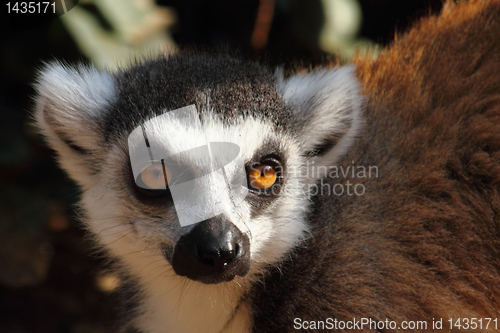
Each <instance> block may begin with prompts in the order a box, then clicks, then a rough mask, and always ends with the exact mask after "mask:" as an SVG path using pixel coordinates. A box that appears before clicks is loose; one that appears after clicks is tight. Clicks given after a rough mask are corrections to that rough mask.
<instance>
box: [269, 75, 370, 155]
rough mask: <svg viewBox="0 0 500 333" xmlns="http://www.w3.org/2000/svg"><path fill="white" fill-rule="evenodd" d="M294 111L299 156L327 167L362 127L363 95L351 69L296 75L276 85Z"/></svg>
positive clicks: (342, 151) (349, 144) (293, 121)
mask: <svg viewBox="0 0 500 333" xmlns="http://www.w3.org/2000/svg"><path fill="white" fill-rule="evenodd" d="M278 89H279V90H280V91H281V93H282V96H283V99H284V100H285V103H286V104H287V105H288V106H289V107H290V108H291V109H292V111H293V112H294V118H293V120H292V124H291V126H292V129H293V130H294V131H295V133H297V137H298V140H299V142H300V144H301V146H302V153H303V154H304V155H307V156H309V157H311V158H314V160H315V162H317V163H318V164H320V165H331V164H333V163H335V162H336V161H337V160H338V158H339V157H340V156H341V155H343V154H344V153H346V152H347V151H348V150H349V149H350V148H351V147H352V145H353V144H354V139H355V137H356V136H357V135H358V133H359V131H360V129H361V127H362V115H361V111H362V110H361V108H362V104H363V96H362V95H361V93H360V85H359V83H358V81H357V79H356V76H355V74H354V67H353V66H345V67H341V68H339V69H321V70H316V71H313V72H310V73H307V74H296V75H294V76H292V77H291V78H289V79H287V80H283V79H281V80H280V81H279V84H278Z"/></svg>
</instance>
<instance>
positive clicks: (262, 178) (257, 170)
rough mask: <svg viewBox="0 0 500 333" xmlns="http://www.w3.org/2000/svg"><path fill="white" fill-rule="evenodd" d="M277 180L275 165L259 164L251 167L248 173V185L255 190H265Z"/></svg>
mask: <svg viewBox="0 0 500 333" xmlns="http://www.w3.org/2000/svg"><path fill="white" fill-rule="evenodd" d="M277 180H278V170H276V166H275V165H269V164H261V165H258V166H253V167H252V168H251V169H250V171H249V172H248V184H249V185H250V187H253V188H254V189H257V190H267V189H269V188H271V186H273V185H274V184H275V183H276V181H277Z"/></svg>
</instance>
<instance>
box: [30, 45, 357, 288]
mask: <svg viewBox="0 0 500 333" xmlns="http://www.w3.org/2000/svg"><path fill="white" fill-rule="evenodd" d="M37 88H38V91H39V97H38V99H37V114H36V117H37V121H38V123H39V126H40V127H41V128H42V130H43V132H44V134H45V135H46V137H47V138H48V141H49V143H50V144H51V145H52V147H54V149H55V150H56V151H57V152H58V154H59V156H60V163H61V165H62V167H63V168H64V169H65V170H66V171H67V172H68V174H69V175H70V176H71V177H72V178H73V179H75V180H76V181H77V182H78V184H79V185H80V186H81V187H82V189H83V195H82V201H81V205H82V208H83V210H84V212H85V215H86V219H85V223H86V226H87V227H88V229H89V230H90V231H91V232H92V233H93V234H94V235H96V238H97V240H98V242H99V243H100V244H101V245H103V246H104V247H105V248H107V249H108V251H109V252H110V254H111V255H114V256H116V257H117V258H119V259H120V260H121V261H122V263H123V264H124V265H126V266H127V267H128V268H129V271H131V272H134V273H135V274H136V275H138V276H140V275H141V274H144V270H145V268H144V267H146V266H148V265H149V266H150V269H149V270H148V272H149V273H148V274H155V270H157V272H156V274H158V275H161V274H175V275H177V276H182V277H183V278H188V279H191V280H195V281H198V282H202V283H205V284H217V283H223V282H228V281H231V280H233V279H235V278H236V277H237V278H238V279H242V278H245V277H246V278H248V277H249V276H256V275H257V274H258V273H259V272H260V270H261V269H262V267H264V266H265V265H268V264H275V263H277V262H279V261H280V259H281V258H283V257H284V256H285V255H286V254H287V253H289V252H290V251H292V250H293V248H294V247H295V246H296V245H297V243H298V242H300V240H301V239H302V237H304V235H305V234H306V233H307V229H308V225H306V223H305V222H304V221H305V220H304V215H305V212H306V211H307V208H308V204H309V199H310V198H309V196H308V192H307V186H308V184H311V183H314V182H315V181H317V179H316V178H315V176H314V172H312V173H311V172H309V171H308V168H310V167H311V166H314V165H319V164H324V165H331V164H332V163H334V162H335V160H336V159H337V158H338V157H339V156H340V155H341V154H343V153H344V152H345V151H346V150H347V149H349V147H350V146H351V145H352V142H353V140H354V138H355V136H356V134H357V132H358V129H359V127H360V120H359V112H360V108H361V97H360V96H359V89H358V84H357V82H356V80H355V78H354V74H353V71H352V69H351V68H341V69H338V70H324V71H316V72H313V73H309V74H297V75H296V76H293V77H291V78H289V79H287V80H284V79H283V78H282V77H281V75H280V74H273V73H270V72H269V71H268V70H266V69H264V68H263V67H260V66H259V65H257V64H253V63H244V62H241V61H239V60H235V59H232V58H228V57H209V56H205V55H198V56H192V55H183V54H180V55H176V56H172V57H169V58H160V59H158V60H154V61H149V62H146V63H145V64H143V65H137V66H135V67H132V68H130V69H127V70H123V71H120V72H117V73H108V72H98V71H97V70H95V69H93V68H84V67H79V68H76V69H72V68H68V67H65V66H63V65H60V64H53V65H50V66H47V67H46V68H45V69H44V70H43V71H42V73H41V75H40V78H39V83H38V87H37ZM184 107H191V109H190V110H191V111H192V113H190V115H189V116H186V117H181V118H175V117H173V116H172V115H174V112H173V111H175V110H178V109H181V108H184ZM137 129H140V131H141V133H143V134H144V135H143V136H142V137H141V136H133V135H132V134H133V133H134V130H137ZM131 138H132V139H131ZM143 140H144V141H143ZM146 141H147V144H146ZM221 144H222V146H221ZM147 146H154V147H156V151H157V152H160V155H162V156H164V157H165V158H164V159H163V158H153V157H151V158H149V160H148V158H146V161H144V162H145V164H143V165H142V166H138V165H140V163H139V164H137V165H134V163H135V162H134V161H135V159H134V158H135V155H134V154H135V153H134V151H135V152H136V151H137V149H138V148H137V147H143V148H144V147H147ZM217 147H219V148H218V150H217V149H216V148H217ZM221 147H222V148H221ZM231 147H233V148H234V154H233V155H234V157H235V159H236V160H237V161H239V163H240V164H241V167H242V169H241V170H243V172H241V171H240V172H238V168H231V167H226V168H223V169H224V170H223V172H206V170H207V168H208V169H210V167H208V165H209V164H210V163H214V161H216V160H217V154H216V153H215V152H216V151H221V152H222V153H224V152H226V153H227V151H228V150H231V149H232V148H231ZM145 149H147V148H145ZM193 149H194V150H193ZM197 149H198V150H197ZM193 151H195V152H196V153H193ZM186 152H191V153H186ZM146 155H147V153H146ZM229 155H231V154H229ZM226 164H227V163H225V162H224V163H222V165H223V166H225V165H226ZM210 170H211V169H210ZM211 171H213V170H211ZM242 173H243V174H242ZM201 179H202V180H203V181H200V180H201ZM188 183H189V184H190V186H191V188H190V190H189V191H191V192H189V191H188V192H189V193H191V194H190V195H185V196H184V197H182V196H181V197H179V196H176V192H175V186H180V185H181V184H188ZM235 193H237V194H238V195H236V194H235ZM241 193H244V195H241ZM193 198H196V200H194V199H193ZM181 220H183V221H184V223H180V222H181ZM186 221H187V223H186ZM153 268H154V269H153Z"/></svg>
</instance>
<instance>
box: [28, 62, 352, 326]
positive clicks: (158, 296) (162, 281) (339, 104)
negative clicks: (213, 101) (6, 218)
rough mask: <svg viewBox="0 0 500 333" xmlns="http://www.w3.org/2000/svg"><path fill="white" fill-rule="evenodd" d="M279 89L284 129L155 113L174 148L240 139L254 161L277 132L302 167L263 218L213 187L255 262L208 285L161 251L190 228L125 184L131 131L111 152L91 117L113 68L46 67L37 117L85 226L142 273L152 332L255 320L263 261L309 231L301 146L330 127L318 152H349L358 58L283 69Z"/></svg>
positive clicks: (107, 98)
mask: <svg viewBox="0 0 500 333" xmlns="http://www.w3.org/2000/svg"><path fill="white" fill-rule="evenodd" d="M277 89H278V90H279V91H281V93H282V95H283V98H284V100H285V102H286V103H287V104H288V105H289V106H290V107H291V108H292V109H294V110H296V112H297V113H296V119H295V121H294V122H293V124H291V127H295V131H286V132H285V131H282V130H278V129H277V128H276V127H275V126H274V124H272V123H268V122H266V119H262V118H256V117H246V118H240V119H236V120H235V121H233V122H231V123H232V125H227V124H224V123H222V122H221V121H219V120H217V118H216V117H213V116H212V112H213V110H210V109H209V107H207V109H206V110H198V111H201V112H202V117H201V118H202V121H203V130H200V129H196V128H193V127H192V126H190V123H189V122H185V123H177V124H173V123H168V122H151V125H150V128H148V132H152V133H155V134H156V139H157V142H158V143H161V144H164V145H165V147H166V149H167V150H168V147H176V149H177V150H178V151H182V150H183V149H189V148H191V147H193V145H195V144H196V143H200V142H206V141H212V142H232V143H235V144H237V145H238V146H239V147H240V149H241V158H242V160H243V161H244V162H252V158H253V156H254V153H255V152H256V151H258V150H259V149H260V148H262V146H263V145H264V144H265V143H266V142H267V141H268V140H273V141H276V142H279V150H280V152H281V153H282V155H283V156H285V159H286V166H287V168H288V169H289V170H294V171H295V172H293V173H288V174H287V173H285V181H284V186H283V190H282V191H281V192H280V194H279V197H278V198H277V199H276V200H274V201H273V202H272V203H271V204H270V205H269V206H267V207H266V208H265V211H262V212H259V213H260V214H259V215H258V216H256V217H255V218H252V217H251V208H252V207H251V205H250V203H248V202H246V201H245V202H242V203H241V204H239V205H237V206H235V205H234V204H233V203H232V201H231V198H230V197H229V195H228V193H227V192H226V190H227V188H226V187H224V186H221V187H215V188H212V189H210V191H209V192H208V193H206V194H205V195H206V196H207V198H213V197H217V198H218V199H219V200H222V201H223V202H224V204H225V207H226V209H225V214H226V216H228V217H229V219H230V220H231V221H232V223H234V225H236V226H237V227H238V228H239V229H240V231H242V232H243V233H246V234H247V235H248V236H249V239H250V254H251V265H250V267H251V269H250V273H249V274H248V275H247V276H246V277H236V278H235V279H234V280H233V281H230V282H225V283H220V284H216V285H204V284H201V283H199V282H195V281H191V280H188V279H187V278H185V277H180V276H177V275H176V274H175V273H174V272H173V270H172V268H171V266H170V265H169V263H168V262H167V261H166V259H165V258H164V256H163V254H162V252H161V251H162V250H161V249H162V246H163V245H164V244H165V243H166V244H174V243H175V241H176V240H177V239H178V238H179V237H180V236H181V235H182V233H185V232H186V231H188V230H189V228H185V229H181V228H180V226H179V224H178V223H177V222H176V218H175V216H173V215H172V212H171V211H170V210H168V209H157V208H156V209H153V208H151V207H149V206H147V205H145V204H143V203H141V202H140V201H138V200H136V199H135V198H134V196H133V194H132V193H130V192H129V190H128V188H127V186H125V185H124V183H125V182H126V179H125V178H124V176H123V170H124V165H125V163H128V157H127V154H126V152H127V149H128V147H127V137H126V136H124V137H123V141H122V142H121V144H120V145H117V146H114V147H111V149H110V150H109V151H107V153H106V154H104V151H103V150H102V149H101V148H100V147H101V145H100V142H99V140H102V138H100V137H99V133H96V132H95V131H94V130H93V129H92V128H91V127H92V126H88V124H87V123H86V121H87V120H88V119H95V118H98V116H99V110H100V109H101V108H103V107H105V106H107V105H109V103H112V101H113V100H114V98H116V93H115V88H114V85H113V81H112V77H111V75H110V74H106V73H99V72H97V71H95V70H94V69H83V68H80V69H79V70H72V69H68V68H65V67H63V66H61V65H58V64H56V65H53V66H51V67H48V68H47V69H46V71H45V72H44V73H43V74H42V76H41V77H40V83H39V85H38V90H39V94H40V97H39V99H38V107H37V120H38V123H39V124H40V126H41V127H42V129H43V131H44V134H45V135H46V136H47V137H48V139H49V143H50V144H51V145H52V146H53V147H54V148H55V149H56V150H57V151H58V153H59V155H60V159H61V165H62V166H63V168H64V169H65V170H66V171H67V172H68V173H69V174H70V175H71V176H72V177H73V178H74V179H76V180H77V181H78V183H79V184H80V185H81V186H82V188H83V189H84V192H83V197H82V207H83V209H84V211H85V212H86V219H85V223H86V226H87V227H88V229H89V230H90V231H91V232H92V233H93V234H94V235H95V236H96V239H97V241H98V243H100V244H101V245H102V246H103V247H105V248H106V249H107V250H108V251H109V253H110V254H111V255H112V256H114V257H116V258H118V259H120V263H121V265H122V268H123V269H124V270H125V271H126V272H127V273H128V274H130V275H131V276H133V277H135V278H137V280H138V282H139V286H140V289H141V296H142V298H140V306H139V315H138V317H136V318H135V319H134V320H133V321H132V324H133V325H135V326H136V327H137V328H139V329H142V330H144V331H145V332H164V331H165V328H169V329H170V330H171V331H172V332H198V331H202V332H241V331H242V328H243V327H246V328H247V329H248V330H249V328H250V320H251V319H250V315H251V309H250V305H249V304H247V303H246V302H245V301H244V300H243V301H242V299H241V297H242V295H244V294H245V293H246V292H247V291H248V290H249V287H250V285H251V284H252V283H254V282H255V281H256V280H257V279H258V278H259V274H261V273H262V271H261V270H262V268H263V266H264V265H266V264H275V263H278V262H279V261H280V260H282V259H283V258H285V257H286V256H287V254H289V253H290V252H291V251H293V248H294V247H296V246H297V245H298V244H299V243H300V241H301V239H302V238H303V237H304V235H305V234H306V233H307V230H308V225H307V221H305V212H306V211H307V209H308V206H309V201H310V198H309V197H308V195H307V193H304V191H303V189H304V188H305V185H307V184H309V183H310V182H314V181H316V179H314V178H313V179H310V178H304V177H300V175H303V174H308V173H307V172H301V170H302V169H303V168H304V167H305V166H306V162H307V161H308V158H307V157H304V156H303V154H304V152H306V151H309V150H311V149H313V148H314V146H316V145H318V144H321V142H322V140H323V139H324V137H326V136H328V135H329V134H331V133H336V134H338V135H339V136H341V139H340V141H339V142H338V144H337V146H335V147H334V148H333V149H332V150H330V151H329V152H327V153H326V154H325V155H323V156H322V157H320V158H314V159H315V161H317V163H321V164H324V165H331V164H332V163H334V162H335V161H336V160H337V159H338V158H339V157H340V156H341V155H342V154H343V153H345V152H346V151H347V150H348V149H349V148H350V146H351V145H352V144H353V140H354V138H355V136H356V135H357V134H358V132H359V129H360V128H361V124H362V122H361V120H360V118H361V115H360V112H361V111H360V110H361V104H362V98H361V97H360V95H359V88H358V83H357V81H356V79H355V77H354V74H353V70H352V68H342V69H340V70H322V71H317V72H313V73H310V74H304V75H302V74H298V75H297V76H295V77H292V78H290V79H288V80H282V79H281V80H280V81H279V83H278V86H277ZM44 110H45V113H46V115H45V116H44ZM47 119H50V121H46V120H47ZM61 133H62V134H63V135H65V136H66V137H65V139H68V140H72V141H74V142H75V143H76V144H78V145H79V146H81V147H82V148H84V149H86V150H88V151H89V152H90V153H91V155H92V156H96V157H98V158H99V159H100V160H101V162H100V166H101V167H100V173H98V174H97V175H91V174H89V172H88V165H87V164H86V163H89V160H85V159H82V158H81V156H78V153H77V152H74V151H73V150H71V148H69V147H67V145H66V144H65V143H64V142H63V141H62V140H60V138H59V135H60V134H61ZM291 133H296V134H295V135H292V134H291ZM184 146H185V147H184ZM190 162H191V163H196V162H195V161H190ZM208 202H210V200H208ZM176 208H177V207H176ZM179 209H182V210H183V211H185V212H186V214H189V212H190V211H191V210H192V209H193V208H192V207H190V206H189V204H188V203H185V205H184V206H182V207H180V208H179Z"/></svg>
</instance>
